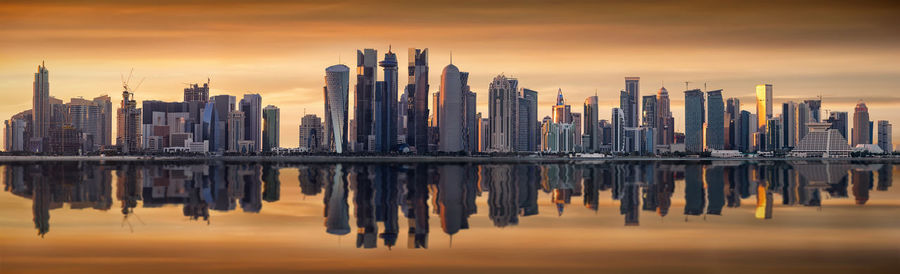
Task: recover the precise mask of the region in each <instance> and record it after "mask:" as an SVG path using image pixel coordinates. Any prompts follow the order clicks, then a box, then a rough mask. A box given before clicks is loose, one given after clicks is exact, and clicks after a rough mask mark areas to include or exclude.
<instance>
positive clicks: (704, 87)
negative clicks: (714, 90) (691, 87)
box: [703, 82, 707, 91]
mask: <svg viewBox="0 0 900 274" xmlns="http://www.w3.org/2000/svg"><path fill="white" fill-rule="evenodd" d="M706 90H707V89H706V82H703V91H706Z"/></svg>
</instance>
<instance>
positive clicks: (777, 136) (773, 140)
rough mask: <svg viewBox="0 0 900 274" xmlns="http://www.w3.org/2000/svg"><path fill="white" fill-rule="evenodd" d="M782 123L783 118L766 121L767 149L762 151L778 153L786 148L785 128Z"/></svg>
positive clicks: (778, 117)
mask: <svg viewBox="0 0 900 274" xmlns="http://www.w3.org/2000/svg"><path fill="white" fill-rule="evenodd" d="M783 126H784V125H783V124H782V122H781V116H777V117H774V118H771V119H769V120H768V121H766V135H765V139H766V140H765V141H766V146H765V149H760V150H762V151H776V150H780V149H781V148H783V147H784V128H783Z"/></svg>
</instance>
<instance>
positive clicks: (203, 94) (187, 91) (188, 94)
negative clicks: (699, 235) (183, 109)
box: [184, 79, 209, 104]
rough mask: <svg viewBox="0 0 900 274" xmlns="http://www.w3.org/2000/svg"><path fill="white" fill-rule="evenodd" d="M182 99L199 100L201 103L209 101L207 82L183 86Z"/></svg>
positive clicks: (186, 100) (188, 100)
mask: <svg viewBox="0 0 900 274" xmlns="http://www.w3.org/2000/svg"><path fill="white" fill-rule="evenodd" d="M207 80H208V79H207ZM184 101H185V102H200V103H201V104H206V103H207V102H209V82H208V81H207V82H206V83H203V86H200V85H199V84H190V85H188V87H186V88H184Z"/></svg>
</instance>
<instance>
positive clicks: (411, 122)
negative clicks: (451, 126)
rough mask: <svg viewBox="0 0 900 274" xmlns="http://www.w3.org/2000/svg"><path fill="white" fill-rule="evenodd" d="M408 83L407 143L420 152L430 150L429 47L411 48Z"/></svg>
mask: <svg viewBox="0 0 900 274" xmlns="http://www.w3.org/2000/svg"><path fill="white" fill-rule="evenodd" d="M408 56H409V70H408V71H409V80H408V84H407V85H406V91H405V93H406V96H407V99H408V102H409V103H408V104H407V122H406V126H407V128H406V144H407V145H409V147H410V149H411V150H413V151H415V152H418V153H426V152H428V114H429V113H428V49H415V48H410V49H409V55H408Z"/></svg>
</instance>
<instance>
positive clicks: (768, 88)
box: [756, 84, 773, 132]
mask: <svg viewBox="0 0 900 274" xmlns="http://www.w3.org/2000/svg"><path fill="white" fill-rule="evenodd" d="M772 99H773V98H772V85H771V84H764V85H756V117H757V119H759V122H758V123H757V125H759V128H760V129H761V130H760V131H761V132H765V128H766V122H768V120H769V119H771V118H772V114H773V113H772Z"/></svg>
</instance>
